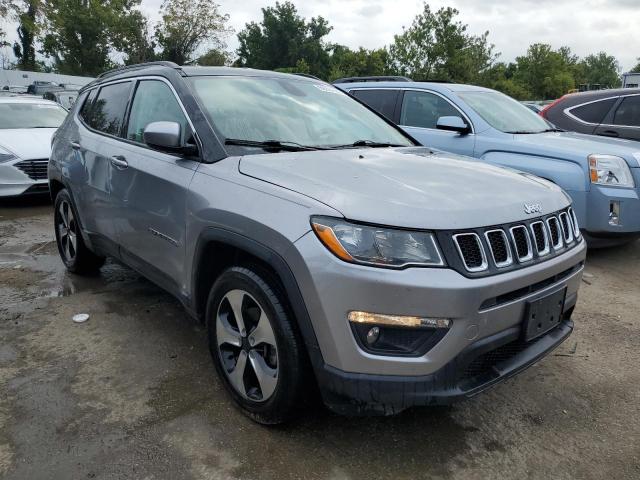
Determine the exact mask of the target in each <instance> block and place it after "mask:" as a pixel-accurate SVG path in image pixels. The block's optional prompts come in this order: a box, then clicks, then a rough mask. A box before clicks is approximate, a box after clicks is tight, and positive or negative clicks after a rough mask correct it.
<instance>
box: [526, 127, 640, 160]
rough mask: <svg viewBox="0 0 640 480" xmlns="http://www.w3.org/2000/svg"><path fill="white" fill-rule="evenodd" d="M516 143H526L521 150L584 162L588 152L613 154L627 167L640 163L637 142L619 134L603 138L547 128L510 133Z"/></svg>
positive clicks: (639, 145) (639, 148) (639, 147)
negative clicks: (523, 132) (537, 130)
mask: <svg viewBox="0 0 640 480" xmlns="http://www.w3.org/2000/svg"><path fill="white" fill-rule="evenodd" d="M514 137H515V139H516V141H517V142H518V143H519V144H521V145H522V144H524V145H526V150H523V153H535V154H540V155H543V156H547V157H557V158H566V159H571V160H577V161H580V162H581V163H584V164H586V162H587V157H588V156H589V155H591V154H592V153H599V154H607V155H617V156H619V157H622V158H624V159H625V160H626V161H627V163H628V164H629V166H630V167H638V166H640V142H638V141H636V140H624V139H619V138H607V137H600V136H596V135H587V134H583V133H575V132H547V133H536V134H525V135H514Z"/></svg>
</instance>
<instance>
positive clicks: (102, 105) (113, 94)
mask: <svg viewBox="0 0 640 480" xmlns="http://www.w3.org/2000/svg"><path fill="white" fill-rule="evenodd" d="M130 90H131V82H122V83H114V84H112V85H107V86H105V87H102V88H101V89H100V92H99V93H98V97H97V98H96V99H95V101H94V102H93V104H92V105H91V106H90V107H89V109H88V112H87V116H84V115H83V118H84V119H85V121H86V122H87V124H88V125H89V126H90V127H91V128H94V129H96V130H98V131H100V132H103V133H108V134H109V135H115V136H120V132H121V129H122V122H123V121H124V114H125V110H126V109H127V102H128V101H129V91H130Z"/></svg>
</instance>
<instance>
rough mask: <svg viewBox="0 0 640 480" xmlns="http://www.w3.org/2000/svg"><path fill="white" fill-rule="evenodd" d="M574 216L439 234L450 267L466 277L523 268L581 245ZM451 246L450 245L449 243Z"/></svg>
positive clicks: (567, 211) (553, 215)
mask: <svg viewBox="0 0 640 480" xmlns="http://www.w3.org/2000/svg"><path fill="white" fill-rule="evenodd" d="M576 232H579V230H578V229H577V221H576V220H575V213H574V212H573V210H572V209H570V208H568V209H565V210H562V211H560V212H553V213H551V214H549V215H541V216H538V217H536V218H533V219H531V220H525V221H522V222H516V223H512V224H506V225H496V226H492V227H485V228H476V229H469V230H467V231H459V230H458V231H451V232H443V231H440V232H437V235H438V239H439V241H440V244H441V245H442V246H443V247H444V248H443V253H444V254H445V257H446V259H447V263H448V265H450V266H451V267H452V268H454V269H456V270H457V271H459V272H460V273H463V274H465V275H467V276H473V277H475V276H486V275H491V274H497V273H501V272H503V271H510V270H513V269H517V268H522V267H525V266H527V265H531V264H534V263H537V262H542V261H544V260H546V259H549V258H552V257H554V256H556V255H560V254H561V253H563V252H565V251H566V250H568V249H570V248H572V247H574V246H576V245H578V244H579V243H580V237H579V236H578V234H577V233H576ZM447 242H448V243H447Z"/></svg>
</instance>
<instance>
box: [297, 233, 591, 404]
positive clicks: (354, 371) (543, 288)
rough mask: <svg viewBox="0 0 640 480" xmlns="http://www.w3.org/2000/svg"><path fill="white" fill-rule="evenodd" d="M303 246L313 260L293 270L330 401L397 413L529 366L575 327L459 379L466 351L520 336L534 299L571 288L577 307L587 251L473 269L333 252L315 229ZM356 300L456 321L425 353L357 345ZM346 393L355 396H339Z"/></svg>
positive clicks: (359, 306) (364, 305) (580, 248)
mask: <svg viewBox="0 0 640 480" xmlns="http://www.w3.org/2000/svg"><path fill="white" fill-rule="evenodd" d="M295 247H296V249H297V250H298V252H299V254H300V256H301V258H304V259H305V261H304V264H303V265H297V266H296V268H295V269H294V272H293V273H294V275H295V277H296V279H297V280H298V285H299V287H300V290H301V293H302V296H303V298H304V302H305V304H306V307H307V310H308V311H309V314H310V318H311V323H312V326H313V330H314V332H315V335H316V338H317V342H318V346H319V348H320V352H321V354H322V359H323V362H324V365H323V366H322V367H320V368H319V367H318V366H317V365H316V368H315V370H316V376H317V378H318V381H319V384H320V388H321V390H322V391H323V395H324V397H325V401H326V403H327V404H328V405H329V406H331V407H333V408H334V409H336V410H340V411H344V413H348V412H346V411H345V410H344V408H348V409H351V410H353V409H354V408H355V410H356V411H355V412H354V411H351V412H350V413H358V412H359V411H364V410H374V411H383V413H392V412H394V411H397V410H398V409H402V408H406V407H407V406H411V405H418V404H429V403H447V402H449V401H452V400H454V399H456V398H460V397H464V396H469V395H471V394H473V393H475V392H476V391H479V390H480V389H482V388H486V386H488V385H492V384H493V383H495V382H496V381H499V380H501V379H503V378H507V377H508V376H510V375H513V374H515V373H517V372H518V371H520V370H521V369H523V368H526V366H528V365H529V364H531V363H532V362H535V360H536V359H538V358H540V357H541V356H543V355H544V354H545V353H546V352H548V351H549V350H550V349H551V348H553V347H555V346H556V345H557V344H559V343H560V342H561V341H562V340H563V339H564V338H566V336H568V334H569V332H570V331H571V326H570V325H571V324H570V322H569V319H568V318H567V319H565V321H564V323H563V324H562V325H561V326H560V327H558V328H557V329H556V330H554V331H553V332H551V333H549V334H547V335H545V336H544V337H542V339H538V340H537V341H535V342H534V343H535V344H536V345H538V346H537V347H536V348H535V349H534V350H529V348H525V349H524V350H523V352H522V355H521V356H519V357H518V359H515V360H513V363H511V364H510V365H509V366H501V367H500V368H504V371H503V372H502V373H501V374H500V375H498V377H497V378H495V379H491V380H490V381H483V382H481V384H479V385H475V386H473V385H471V384H465V385H462V384H460V383H459V382H460V381H461V377H460V376H459V374H460V368H461V365H462V364H463V363H464V362H463V360H462V359H465V361H466V359H469V358H470V357H469V355H470V353H469V352H475V353H477V352H478V350H477V349H478V348H480V346H482V345H485V344H489V345H492V346H493V345H496V342H498V341H505V342H506V343H510V342H511V341H513V339H514V338H515V337H519V335H520V331H521V327H520V325H521V322H522V320H523V318H524V312H525V308H526V305H527V302H528V301H530V300H532V299H534V298H536V297H539V296H543V295H545V294H546V293H549V292H552V291H554V290H557V289H559V288H566V292H567V293H566V300H565V312H571V311H572V310H573V307H574V306H575V303H576V300H577V292H578V288H579V285H580V281H581V277H582V270H583V265H584V258H585V253H586V245H585V242H584V241H581V242H580V244H579V245H577V246H575V247H574V248H572V249H569V250H567V251H566V252H564V253H562V254H560V255H558V256H556V257H554V258H551V259H549V260H547V261H544V262H542V263H539V264H535V265H532V266H530V267H528V268H524V269H520V270H515V271H511V272H507V273H503V274H500V275H494V276H489V277H482V278H466V277H464V276H462V275H460V274H459V273H457V272H455V271H453V270H451V269H447V268H408V269H405V270H388V269H380V268H372V267H366V266H360V265H353V264H348V263H345V262H343V261H341V260H339V259H337V258H335V257H334V256H333V255H331V254H330V253H329V252H328V251H327V250H326V249H325V248H324V247H323V246H322V245H321V244H320V242H319V241H318V240H317V238H316V237H315V235H314V234H313V233H309V234H307V235H305V236H303V237H302V238H300V239H299V240H298V241H297V242H296V243H295ZM351 310H362V311H368V312H376V313H384V314H395V315H416V316H427V317H435V318H449V319H451V320H452V326H451V328H450V329H449V331H448V332H447V333H446V335H444V337H443V338H442V339H441V340H440V341H439V342H438V343H437V344H435V346H433V347H432V348H431V349H430V350H428V351H427V352H426V353H425V354H424V355H421V356H386V355H377V354H371V353H368V352H366V351H364V350H363V349H362V348H361V347H360V346H359V345H358V342H357V340H356V339H355V337H354V335H353V333H352V330H351V327H350V325H349V322H348V320H347V315H348V312H349V311H351ZM514 336H515V337H514ZM527 347H528V346H527ZM525 350H526V352H525ZM481 387H482V388H481ZM407 392H408V393H407ZM411 392H412V393H411ZM340 398H342V399H343V400H346V399H349V401H342V402H338V401H337V400H336V399H340ZM403 398H404V400H403ZM391 400H393V401H391ZM340 405H342V406H340ZM363 405H368V406H367V407H366V408H365V407H363ZM345 406H346V407H345Z"/></svg>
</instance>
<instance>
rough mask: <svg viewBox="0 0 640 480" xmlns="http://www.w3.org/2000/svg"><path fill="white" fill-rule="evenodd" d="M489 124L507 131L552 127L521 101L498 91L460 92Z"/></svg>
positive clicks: (518, 131) (526, 130)
mask: <svg viewBox="0 0 640 480" xmlns="http://www.w3.org/2000/svg"><path fill="white" fill-rule="evenodd" d="M458 96H459V97H460V98H462V99H463V100H464V101H465V102H467V104H468V105H469V106H470V107H471V108H473V109H474V110H475V111H476V113H477V114H478V115H480V116H481V117H482V118H483V119H484V120H485V121H486V122H487V123H488V124H489V125H491V126H492V127H493V128H496V129H498V130H500V131H502V132H506V133H541V132H544V131H546V130H549V129H551V128H552V125H551V124H549V123H548V122H547V121H546V120H545V119H544V118H542V117H541V116H540V115H538V114H536V113H534V112H532V111H531V110H529V109H528V108H527V107H525V106H524V105H522V104H521V103H520V102H518V101H516V100H514V99H513V98H511V97H508V96H506V95H504V94H502V93H498V92H458Z"/></svg>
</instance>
